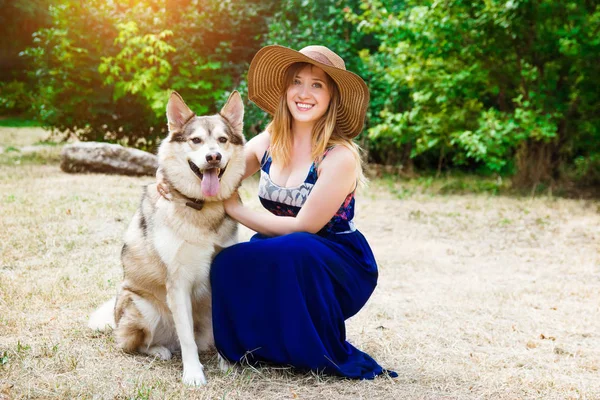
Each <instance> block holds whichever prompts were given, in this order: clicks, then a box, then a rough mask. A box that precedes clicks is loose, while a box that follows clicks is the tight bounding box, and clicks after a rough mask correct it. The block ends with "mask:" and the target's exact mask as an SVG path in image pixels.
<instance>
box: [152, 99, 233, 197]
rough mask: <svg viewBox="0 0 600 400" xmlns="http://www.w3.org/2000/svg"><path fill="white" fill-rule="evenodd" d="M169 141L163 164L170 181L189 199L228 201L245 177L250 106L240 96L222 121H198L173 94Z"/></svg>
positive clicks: (220, 116) (227, 105) (210, 118)
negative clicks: (245, 127)
mask: <svg viewBox="0 0 600 400" xmlns="http://www.w3.org/2000/svg"><path fill="white" fill-rule="evenodd" d="M167 119H168V121H169V136H168V137H167V138H166V139H165V140H164V141H163V142H162V143H161V145H160V148H159V151H158V160H159V163H160V166H161V168H162V171H163V173H164V175H165V178H166V179H167V181H168V182H169V183H170V184H171V185H173V186H174V187H175V189H177V190H178V191H179V192H181V193H182V194H184V195H185V196H188V197H191V198H195V199H202V200H206V201H211V200H222V199H226V198H228V197H229V196H231V194H232V193H233V191H234V190H236V189H237V188H238V186H239V183H240V181H241V178H242V176H243V175H244V167H245V161H244V155H243V146H244V142H245V140H244V135H243V133H242V127H243V119H244V104H243V103H242V98H241V96H240V94H239V93H238V92H237V91H234V92H233V93H231V95H230V96H229V99H228V100H227V103H225V105H224V106H223V108H222V109H221V111H220V112H219V113H218V114H216V115H211V116H202V117H198V116H196V114H194V112H193V111H192V110H190V108H189V107H188V106H187V105H186V104H185V102H184V101H183V99H182V98H181V96H180V95H179V94H178V93H176V92H173V93H172V94H171V97H170V98H169V103H168V104H167Z"/></svg>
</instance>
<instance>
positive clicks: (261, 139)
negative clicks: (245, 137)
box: [246, 131, 271, 158]
mask: <svg viewBox="0 0 600 400" xmlns="http://www.w3.org/2000/svg"><path fill="white" fill-rule="evenodd" d="M270 143H271V135H270V134H269V132H267V131H264V132H261V133H259V134H258V135H256V136H254V137H253V138H252V139H250V140H249V141H248V143H246V150H249V151H251V152H252V153H254V154H256V155H257V157H259V158H260V157H262V155H263V154H264V152H265V151H267V149H268V148H269V144H270Z"/></svg>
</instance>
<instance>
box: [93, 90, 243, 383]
mask: <svg viewBox="0 0 600 400" xmlns="http://www.w3.org/2000/svg"><path fill="white" fill-rule="evenodd" d="M243 117H244V105H243V102H242V99H241V96H240V94H239V93H238V92H236V91H234V92H233V93H232V94H231V95H230V96H229V99H228V100H227V103H226V104H225V105H224V106H223V108H222V109H221V111H220V112H219V113H218V114H216V115H212V116H196V115H195V114H194V112H193V111H192V110H190V108H189V107H188V106H187V105H186V104H185V102H184V101H183V99H182V98H181V96H179V94H177V93H176V92H173V93H172V94H171V96H170V98H169V102H168V105H167V119H168V127H169V134H168V137H167V138H166V139H165V140H163V141H162V143H161V145H160V147H159V150H158V163H159V174H161V173H162V175H163V177H164V182H165V183H166V184H167V186H168V188H169V194H170V197H171V199H170V200H167V199H165V198H163V197H162V196H160V195H159V194H158V192H157V187H156V186H157V185H156V184H150V185H148V186H146V187H145V188H144V192H143V195H142V200H141V204H140V206H139V208H138V210H137V211H136V213H135V215H134V216H133V219H132V220H131V223H130V224H129V227H128V229H127V231H126V233H125V240H124V242H125V243H124V245H123V249H122V251H121V261H122V264H123V271H124V277H123V283H122V285H121V287H120V289H119V292H118V294H117V298H116V299H113V300H110V301H108V302H107V303H105V304H104V305H102V306H101V307H100V308H99V309H98V310H97V311H95V312H94V313H93V314H92V316H91V317H90V321H89V324H88V325H89V327H90V328H92V329H98V330H104V329H106V327H107V326H111V327H113V328H114V333H115V337H116V343H117V345H118V347H120V348H121V349H123V350H124V351H126V352H139V353H144V354H148V355H152V356H156V357H159V358H161V359H164V360H167V359H170V358H171V355H172V352H173V351H176V350H179V349H180V350H181V358H182V361H183V382H184V383H185V384H187V385H192V386H199V385H204V384H206V377H205V376H204V372H203V366H202V364H201V363H200V359H199V357H198V352H199V351H206V350H209V349H211V348H212V347H213V346H214V339H213V332H212V314H211V290H210V280H209V271H210V264H211V261H212V259H213V257H214V256H215V255H216V253H217V252H218V251H220V250H221V249H222V248H224V247H227V246H230V245H231V244H234V243H236V242H237V223H236V222H235V221H234V220H232V219H231V218H230V217H229V216H228V215H227V214H226V213H225V210H224V208H223V200H225V199H227V198H229V197H230V196H231V195H232V194H233V193H234V192H235V191H236V190H237V189H238V188H239V186H240V183H241V179H242V176H243V175H244V168H245V160H244V155H243V147H244V144H245V139H244V136H243V133H242V126H243ZM220 363H225V361H224V360H223V359H221V358H220ZM221 367H222V368H223V366H221Z"/></svg>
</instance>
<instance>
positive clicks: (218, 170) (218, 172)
mask: <svg viewBox="0 0 600 400" xmlns="http://www.w3.org/2000/svg"><path fill="white" fill-rule="evenodd" d="M188 164H189V166H190V169H191V170H192V172H193V173H194V174H196V176H197V177H198V178H200V179H203V178H204V173H205V172H207V171H208V172H210V173H212V172H213V170H215V171H214V172H215V174H216V175H217V177H218V178H219V180H221V177H222V176H223V174H224V173H225V170H226V169H227V166H225V168H216V167H215V168H205V169H203V170H201V169H200V168H198V166H197V165H196V164H194V163H193V162H191V161H190V160H188Z"/></svg>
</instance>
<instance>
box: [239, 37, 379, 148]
mask: <svg viewBox="0 0 600 400" xmlns="http://www.w3.org/2000/svg"><path fill="white" fill-rule="evenodd" d="M297 62H304V63H309V64H313V65H316V66H317V67H319V68H321V69H322V70H323V71H325V72H326V73H327V74H328V75H329V76H330V77H331V78H332V79H333V80H334V81H335V83H336V84H337V87H338V89H339V92H340V102H339V105H338V113H337V124H338V127H339V128H340V130H341V131H342V132H343V133H344V134H345V135H347V136H348V137H350V138H353V137H355V136H356V135H358V134H359V133H360V132H361V131H362V129H363V124H364V121H365V115H366V113H367V107H368V105H369V88H368V87H367V84H366V83H365V81H363V80H362V78H361V77H360V76H358V75H356V74H355V73H352V72H350V71H347V70H346V65H345V63H344V60H342V58H341V57H340V56H338V55H337V54H335V53H334V52H333V51H331V50H329V49H328V48H327V47H325V46H307V47H305V48H303V49H302V50H300V51H296V50H292V49H290V48H287V47H283V46H277V45H274V46H266V47H263V48H262V49H260V50H259V51H258V53H256V55H255V56H254V58H253V59H252V62H251V63H250V70H249V71H248V98H249V99H250V100H252V101H253V102H254V103H255V104H256V105H257V106H259V107H260V108H262V109H263V110H265V111H266V112H268V113H269V114H271V115H273V114H274V113H275V110H276V109H277V105H278V104H279V100H280V97H281V94H282V93H283V91H284V87H283V85H284V82H283V79H284V76H285V71H286V70H287V68H288V67H289V66H290V65H292V64H294V63H297Z"/></svg>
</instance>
